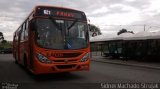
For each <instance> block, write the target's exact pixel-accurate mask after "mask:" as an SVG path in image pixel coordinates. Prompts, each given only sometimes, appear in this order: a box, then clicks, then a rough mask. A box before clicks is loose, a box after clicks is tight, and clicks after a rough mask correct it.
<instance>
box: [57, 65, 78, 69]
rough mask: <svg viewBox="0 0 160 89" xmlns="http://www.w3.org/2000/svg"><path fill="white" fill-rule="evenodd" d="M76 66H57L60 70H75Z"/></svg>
mask: <svg viewBox="0 0 160 89" xmlns="http://www.w3.org/2000/svg"><path fill="white" fill-rule="evenodd" d="M75 66H76V65H75V64H74V65H57V68H58V69H71V68H74V67H75Z"/></svg>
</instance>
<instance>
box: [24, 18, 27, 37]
mask: <svg viewBox="0 0 160 89" xmlns="http://www.w3.org/2000/svg"><path fill="white" fill-rule="evenodd" d="M24 37H25V40H27V39H28V20H26V22H25V27H24Z"/></svg>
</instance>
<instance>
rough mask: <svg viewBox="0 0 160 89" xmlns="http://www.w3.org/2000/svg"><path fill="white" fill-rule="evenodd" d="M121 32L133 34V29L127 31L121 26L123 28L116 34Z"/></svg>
mask: <svg viewBox="0 0 160 89" xmlns="http://www.w3.org/2000/svg"><path fill="white" fill-rule="evenodd" d="M122 33H132V34H134V32H133V31H127V29H125V28H123V29H121V30H119V32H117V35H120V34H122Z"/></svg>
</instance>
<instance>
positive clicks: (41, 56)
mask: <svg viewBox="0 0 160 89" xmlns="http://www.w3.org/2000/svg"><path fill="white" fill-rule="evenodd" d="M37 58H38V60H39V61H40V62H43V63H52V61H51V60H48V58H47V57H45V56H43V55H42V54H40V53H37Z"/></svg>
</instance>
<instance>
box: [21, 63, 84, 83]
mask: <svg viewBox="0 0 160 89" xmlns="http://www.w3.org/2000/svg"><path fill="white" fill-rule="evenodd" d="M19 66H20V68H21V69H22V70H23V71H24V72H26V74H27V75H28V76H29V77H31V78H32V79H33V80H35V82H58V81H59V82H61V83H65V82H66V81H72V80H73V81H74V80H77V79H83V78H85V77H83V76H80V75H78V74H77V73H74V72H64V73H50V74H40V75H34V74H32V73H31V72H30V71H29V70H27V69H25V68H24V67H23V66H21V65H19Z"/></svg>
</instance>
